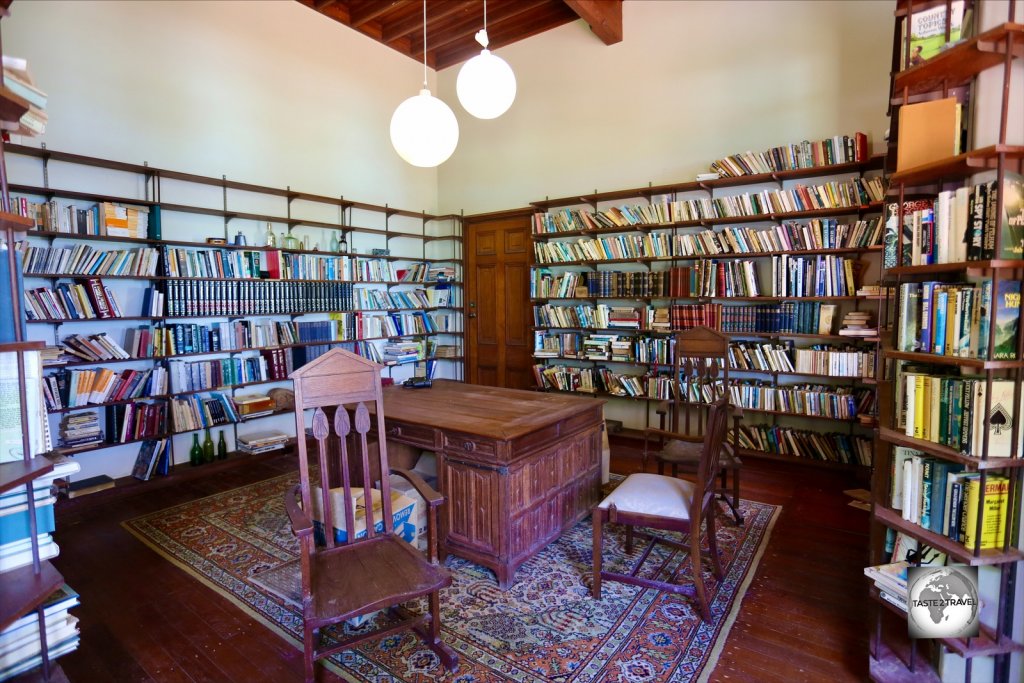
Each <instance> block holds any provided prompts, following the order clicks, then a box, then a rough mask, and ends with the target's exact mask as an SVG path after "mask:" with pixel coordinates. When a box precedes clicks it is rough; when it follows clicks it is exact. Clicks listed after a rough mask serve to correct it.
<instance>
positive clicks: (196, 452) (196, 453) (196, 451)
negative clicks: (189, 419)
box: [188, 433, 203, 467]
mask: <svg viewBox="0 0 1024 683" xmlns="http://www.w3.org/2000/svg"><path fill="white" fill-rule="evenodd" d="M188 464H189V465H191V466H192V467H195V466H196V465H202V464H203V447H202V446H200V445H199V434H198V433H197V434H193V435H192V450H190V451H189V452H188Z"/></svg>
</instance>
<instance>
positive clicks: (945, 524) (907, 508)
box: [890, 446, 1010, 550]
mask: <svg viewBox="0 0 1024 683" xmlns="http://www.w3.org/2000/svg"><path fill="white" fill-rule="evenodd" d="M981 476H982V475H981V473H979V472H966V471H964V468H963V466H962V465H960V464H957V463H952V462H948V461H946V460H941V459H938V458H929V457H927V456H925V454H924V453H921V452H920V451H916V450H914V449H911V448H904V447H900V446H896V447H894V448H893V458H892V476H891V477H890V481H891V482H892V484H891V490H890V501H891V506H892V508H893V509H895V510H899V511H900V513H901V515H902V517H903V519H905V520H907V521H909V522H913V523H914V524H917V525H919V526H921V527H924V528H925V529H928V530H930V531H933V532H934V533H937V534H941V535H943V536H946V537H947V538H950V539H952V540H954V541H957V542H959V543H963V544H964V546H965V547H967V548H969V549H973V548H974V547H975V546H976V545H978V543H977V541H978V540H979V539H980V547H981V549H983V550H984V549H987V548H998V547H1002V545H1003V541H1004V539H1005V537H1006V536H1005V534H1006V522H1007V511H1008V509H1009V499H1008V494H1009V488H1010V487H1009V483H1010V482H1009V479H1008V478H1007V477H1005V476H1001V475H996V474H988V475H987V476H986V477H985V484H984V495H983V494H982V481H981ZM982 497H983V498H984V503H983V506H982V507H981V509H982V513H981V514H982V528H981V535H980V536H978V534H977V532H978V514H979V503H982V501H981V498H982Z"/></svg>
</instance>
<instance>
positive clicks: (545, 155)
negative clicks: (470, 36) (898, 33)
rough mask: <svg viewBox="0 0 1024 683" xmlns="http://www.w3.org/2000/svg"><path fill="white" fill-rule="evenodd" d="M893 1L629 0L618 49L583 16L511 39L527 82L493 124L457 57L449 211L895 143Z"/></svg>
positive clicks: (443, 88)
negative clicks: (468, 103)
mask: <svg viewBox="0 0 1024 683" xmlns="http://www.w3.org/2000/svg"><path fill="white" fill-rule="evenodd" d="M893 6H894V3H893V2H892V1H891V0H882V1H873V0H861V1H859V2H843V1H839V2H825V1H822V0H816V1H815V2H802V1H796V2H761V1H759V0H754V1H750V2H741V1H730V2H716V1H706V2H702V1H693V2H669V1H665V0H650V1H648V0H629V1H628V2H624V3H623V6H622V7H623V26H624V34H625V39H624V40H623V41H622V42H620V43H618V44H616V45H612V46H606V45H604V44H603V43H602V42H601V41H600V40H599V39H598V38H597V37H596V36H594V35H593V34H592V33H591V32H590V29H589V27H587V25H586V24H585V23H583V22H582V21H577V22H574V23H572V24H567V25H565V26H562V27H559V28H556V29H554V30H552V31H548V32H546V33H542V34H540V35H537V36H534V37H532V38H530V39H529V40H526V41H523V42H520V43H516V44H514V45H510V46H508V47H504V48H501V49H499V50H497V51H496V54H499V55H500V56H502V57H503V58H504V59H505V60H507V61H508V63H509V64H510V65H511V66H512V69H513V70H514V71H515V74H516V79H517V81H518V93H517V96H516V101H515V103H514V104H513V105H512V108H511V109H510V110H509V112H507V113H506V114H504V115H503V116H502V117H500V118H498V119H496V120H492V121H480V120H477V119H473V118H472V117H471V116H469V115H468V114H466V113H465V112H464V111H463V110H462V108H461V106H460V105H459V104H458V99H457V97H456V95H455V79H456V77H457V75H458V68H457V67H454V68H451V69H446V70H444V71H442V72H441V73H440V74H439V76H438V78H439V88H440V89H439V93H440V96H441V97H442V99H444V100H445V101H446V102H448V103H449V104H450V105H451V106H452V108H453V109H454V110H455V112H456V116H458V118H459V125H460V127H461V139H460V141H459V147H458V149H457V150H456V152H455V154H454V155H453V157H452V158H451V159H450V160H449V161H448V162H446V163H445V164H444V165H442V166H441V170H440V181H439V187H440V204H441V207H442V209H443V210H444V211H454V210H458V209H465V211H466V213H469V214H472V213H480V212H485V211H493V210H499V209H508V208H513V207H519V206H524V205H526V204H528V203H529V202H531V201H536V200H539V199H543V198H544V197H545V196H550V197H562V196H569V195H572V194H575V193H582V192H593V191H594V190H595V189H597V190H602V191H603V190H615V189H623V188H628V187H637V186H641V185H646V184H647V183H648V182H653V183H655V184H658V183H668V182H678V181H683V180H690V179H692V177H693V175H694V174H695V173H696V172H699V171H705V170H707V166H708V164H709V163H710V162H711V161H713V160H714V159H716V158H719V157H721V156H723V155H726V154H732V153H735V152H739V151H744V150H747V149H758V150H763V149H765V148H767V147H770V146H773V145H781V144H787V143H790V142H796V141H800V140H804V139H814V138H816V137H817V138H823V137H827V136H832V135H836V134H844V133H845V134H849V133H852V132H854V131H856V130H863V131H866V132H867V133H869V136H870V138H871V141H872V143H873V144H874V145H875V146H876V148H878V149H881V146H882V136H883V134H884V132H885V128H886V126H887V119H886V111H885V109H886V107H885V99H886V96H887V93H888V87H889V86H888V83H889V63H890V58H891V54H892V48H891V45H892V26H893V19H892V10H893Z"/></svg>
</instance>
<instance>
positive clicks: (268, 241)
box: [264, 223, 277, 247]
mask: <svg viewBox="0 0 1024 683" xmlns="http://www.w3.org/2000/svg"><path fill="white" fill-rule="evenodd" d="M264 246H267V247H276V246H277V235H275V234H274V229H273V228H272V227H270V223H267V236H266V238H265V239H264Z"/></svg>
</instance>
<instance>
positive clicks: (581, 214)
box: [533, 178, 885, 235]
mask: <svg viewBox="0 0 1024 683" xmlns="http://www.w3.org/2000/svg"><path fill="white" fill-rule="evenodd" d="M884 197H885V186H884V184H883V182H882V180H881V178H850V179H848V180H842V181H829V182H826V183H822V184H820V185H796V186H794V187H792V188H788V189H778V190H762V191H760V192H747V193H744V194H739V195H730V196H724V197H702V198H696V199H678V200H675V201H672V200H670V199H669V198H668V197H667V196H664V197H662V198H661V199H660V200H658V201H652V202H651V203H649V204H637V205H634V206H627V205H623V206H618V207H610V208H608V209H605V210H602V211H586V210H583V209H576V210H569V209H567V210H563V211H558V212H554V213H537V214H534V219H533V231H534V233H535V234H538V235H544V234H555V233H559V232H576V231H583V230H609V229H612V230H614V229H619V228H629V227H634V226H648V225H662V224H669V223H679V222H692V221H704V220H715V219H720V218H754V217H759V216H768V215H772V214H780V213H796V212H800V211H813V210H822V209H835V208H859V207H861V206H864V205H867V204H870V203H871V202H877V201H881V200H882V199H883V198H884Z"/></svg>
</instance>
